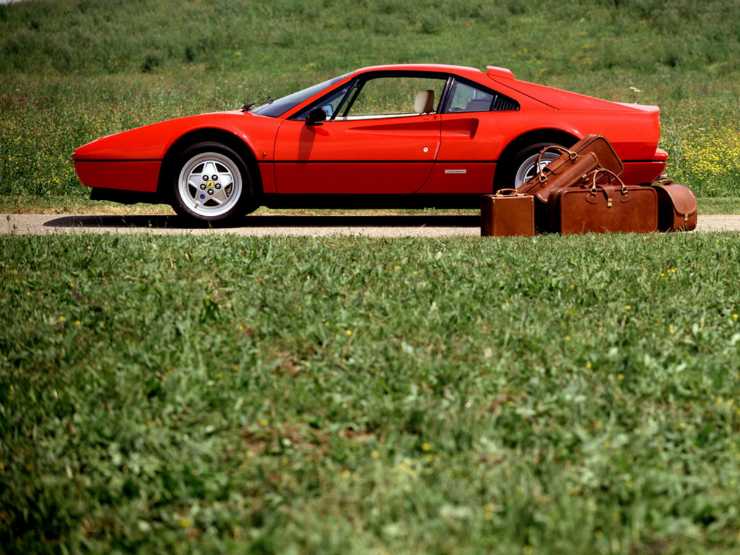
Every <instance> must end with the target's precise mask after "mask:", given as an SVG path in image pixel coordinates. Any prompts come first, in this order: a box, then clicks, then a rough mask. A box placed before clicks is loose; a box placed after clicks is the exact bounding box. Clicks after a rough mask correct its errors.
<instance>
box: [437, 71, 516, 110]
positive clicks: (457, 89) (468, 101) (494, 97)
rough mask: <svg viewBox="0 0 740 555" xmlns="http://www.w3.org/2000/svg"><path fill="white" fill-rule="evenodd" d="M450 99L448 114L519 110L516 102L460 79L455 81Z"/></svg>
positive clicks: (451, 88)
mask: <svg viewBox="0 0 740 555" xmlns="http://www.w3.org/2000/svg"><path fill="white" fill-rule="evenodd" d="M448 98H449V101H448V102H447V110H446V111H447V112H448V113H457V114H459V113H465V112H489V111H493V112H501V111H508V110H518V109H519V104H518V103H517V102H516V100H512V99H511V98H508V97H506V96H504V95H502V94H498V93H495V92H492V91H486V90H484V89H482V88H479V87H476V86H474V85H472V84H470V83H466V82H465V81H460V80H459V79H455V81H453V83H452V86H451V87H450V92H449V95H448Z"/></svg>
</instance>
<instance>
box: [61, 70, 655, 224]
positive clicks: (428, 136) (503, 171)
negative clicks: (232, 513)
mask: <svg viewBox="0 0 740 555" xmlns="http://www.w3.org/2000/svg"><path fill="white" fill-rule="evenodd" d="M589 133H598V134H601V135H604V136H605V137H606V138H607V139H609V141H610V142H611V143H612V144H613V145H614V148H615V149H616V151H617V153H618V154H619V155H620V157H621V158H622V159H623V160H624V165H625V170H624V176H623V177H624V179H625V181H626V182H627V183H643V182H648V181H651V180H653V179H654V178H655V177H657V176H658V175H659V174H660V173H661V172H662V171H663V170H664V168H665V164H666V160H667V158H668V154H667V153H666V152H665V151H664V150H662V149H660V148H658V141H659V139H660V111H659V109H658V107H656V106H642V105H637V104H624V103H618V102H609V101H606V100H600V99H597V98H592V97H588V96H584V95H581V94H576V93H572V92H567V91H563V90H559V89H555V88H552V87H546V86H543V85H537V84H534V83H528V82H526V81H520V80H518V79H516V78H515V77H514V75H513V73H512V72H511V71H510V70H508V69H505V68H500V67H493V66H489V67H488V68H487V69H486V71H481V70H478V69H475V68H470V67H461V66H448V65H433V64H432V65H427V64H424V65H385V66H376V67H366V68H363V69H358V70H357V71H353V72H351V73H347V74H345V75H341V76H339V77H335V78H334V79H330V80H328V81H325V82H323V83H319V84H318V85H314V86H312V87H309V88H307V89H304V90H302V91H298V92H296V93H293V94H290V95H288V96H285V97H282V98H279V99H277V100H271V101H268V102H266V103H264V104H262V105H260V106H244V107H243V108H242V109H241V110H236V111H229V112H219V113H212V114H202V115H197V116H191V117H185V118H179V119H173V120H168V121H164V122H160V123H155V124H153V125H147V126H144V127H140V128H138V129H133V130H131V131H125V132H122V133H117V134H115V135H110V136H108V137H103V138H101V139H98V140H96V141H93V142H91V143H88V144H86V145H84V146H81V147H79V148H78V149H77V150H75V152H74V157H73V159H74V164H75V169H76V171H77V175H78V176H79V178H80V180H81V181H82V182H83V183H84V184H85V185H87V186H89V187H92V194H91V197H92V198H94V199H96V198H97V199H106V200H116V201H120V202H139V201H146V202H167V203H171V204H172V206H173V207H174V209H175V210H176V211H177V212H178V213H179V214H181V215H185V216H187V217H190V218H193V219H196V220H201V221H222V220H233V219H235V218H239V217H241V216H243V215H244V214H246V213H247V212H249V211H251V210H254V209H255V208H256V207H258V206H260V205H266V206H270V207H276V206H296V207H297V206H301V207H306V206H347V207H357V208H359V207H367V206H371V205H372V206H379V205H381V206H452V205H454V206H465V205H471V206H477V205H478V196H479V195H481V194H485V193H490V192H491V191H492V190H495V189H498V188H501V187H512V186H514V187H516V186H519V185H521V184H522V183H523V182H524V181H526V180H527V179H528V178H529V177H530V176H532V175H533V174H534V173H536V171H537V168H536V167H535V166H536V159H537V156H536V155H537V153H538V152H539V150H540V149H541V148H542V147H543V146H545V145H548V144H559V145H563V146H569V145H571V144H573V143H575V142H576V141H577V140H579V139H580V138H582V137H583V136H584V135H586V134H589ZM554 156H555V155H554V154H553V155H551V158H549V159H546V160H545V161H546V162H548V161H549V160H551V159H552V157H554Z"/></svg>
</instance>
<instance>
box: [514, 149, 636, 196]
mask: <svg viewBox="0 0 740 555" xmlns="http://www.w3.org/2000/svg"><path fill="white" fill-rule="evenodd" d="M550 151H555V152H560V157H559V158H557V159H555V160H553V161H552V162H550V164H548V165H547V166H544V165H543V160H542V158H543V156H544V154H545V153H546V152H550ZM589 154H593V155H594V157H595V158H596V164H594V163H593V158H592V157H591V156H589ZM581 158H587V159H588V161H584V160H581ZM536 167H537V175H535V176H534V177H532V178H531V179H529V180H528V181H527V182H526V183H524V184H522V186H521V187H520V188H519V191H520V192H522V193H525V194H530V195H535V196H536V197H537V200H539V201H540V202H545V203H546V202H547V199H548V197H549V196H550V193H551V192H552V191H553V190H555V189H557V188H559V187H563V186H568V185H572V184H573V183H574V182H575V180H576V179H578V178H580V177H582V176H583V175H585V174H586V173H588V172H589V171H591V170H593V169H596V168H597V167H603V168H606V169H608V170H609V171H611V172H612V173H615V174H617V175H621V173H622V171H623V170H624V164H623V163H622V160H621V159H620V158H619V156H617V153H616V152H614V149H613V148H612V145H611V144H609V141H607V140H606V139H605V138H604V137H602V136H601V135H586V136H585V137H584V138H583V139H581V140H580V141H578V142H577V143H576V144H574V145H573V146H572V147H571V148H569V149H568V148H563V147H561V146H558V145H550V146H547V147H545V148H543V149H542V150H541V151H540V153H539V156H538V158H537V166H536ZM583 170H585V171H583ZM579 172H581V173H579ZM573 177H575V178H576V179H573V180H572V181H571V178H573Z"/></svg>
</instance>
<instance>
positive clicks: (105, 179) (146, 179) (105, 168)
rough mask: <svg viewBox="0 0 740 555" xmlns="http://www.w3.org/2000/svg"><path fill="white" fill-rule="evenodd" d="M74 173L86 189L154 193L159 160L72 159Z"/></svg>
mask: <svg viewBox="0 0 740 555" xmlns="http://www.w3.org/2000/svg"><path fill="white" fill-rule="evenodd" d="M73 161H74V165H75V172H76V173H77V177H78V178H79V179H80V181H81V182H82V183H83V184H84V185H87V186H88V187H94V188H101V189H120V190H125V191H134V192H140V193H154V192H156V191H157V184H158V182H159V170H160V167H161V165H162V161H161V160H92V159H85V158H81V159H74V160H73Z"/></svg>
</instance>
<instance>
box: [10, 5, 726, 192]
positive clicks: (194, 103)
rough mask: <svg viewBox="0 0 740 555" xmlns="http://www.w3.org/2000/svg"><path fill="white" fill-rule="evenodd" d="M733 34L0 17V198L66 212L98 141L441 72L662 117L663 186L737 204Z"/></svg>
mask: <svg viewBox="0 0 740 555" xmlns="http://www.w3.org/2000/svg"><path fill="white" fill-rule="evenodd" d="M738 21H740V8H739V7H738V4H737V2H736V0H712V1H708V2H701V3H700V2H695V1H694V0H677V1H675V2H671V3H669V4H667V5H666V4H665V3H664V2H659V1H658V0H612V1H607V0H602V1H599V0H588V1H587V0H579V1H574V2H563V3H557V4H556V3H553V2H546V1H544V0H534V1H530V2H526V3H523V2H518V1H514V0H511V1H508V0H507V1H500V2H481V1H480V0H459V1H456V2H452V3H448V4H446V5H443V6H440V5H438V3H436V2H431V0H420V1H418V2H414V3H409V2H402V1H393V0H382V1H377V2H370V1H356V0H333V1H332V0H326V1H323V2H319V3H310V2H306V1H305V0H280V1H274V0H273V1H267V0H258V1H254V2H234V1H227V0H209V1H189V2H184V3H183V2H180V1H179V0H162V1H155V0H128V1H121V0H117V1H110V2H94V1H91V0H57V1H53V2H52V1H29V2H24V3H21V4H16V5H11V6H0V59H1V60H2V64H0V76H2V77H3V78H4V79H5V82H6V86H5V87H3V89H2V90H0V111H2V113H3V117H2V118H0V195H2V196H3V197H6V199H7V198H11V199H12V198H18V199H19V202H21V203H22V204H23V205H24V206H33V205H35V204H38V205H43V204H44V199H52V200H53V201H55V202H56V203H57V204H58V205H60V206H74V205H75V203H80V202H82V201H83V199H84V197H85V196H86V194H87V190H85V189H84V188H82V187H81V186H80V185H79V184H78V183H77V181H76V179H75V176H74V173H73V170H72V166H71V164H70V162H69V156H70V154H71V152H72V150H73V149H74V148H75V147H76V146H78V145H80V144H83V143H85V142H88V141H90V140H92V139H94V138H96V137H99V136H101V135H104V134H108V133H111V132H115V131H120V130H123V129H127V128H130V127H133V126H136V125H140V124H144V123H149V122H153V121H157V120H160V119H165V118H169V117H174V116H180V115H185V114H190V113H197V112H202V111H212V110H223V109H231V108H236V107H238V106H240V105H241V103H242V102H243V101H245V100H260V99H264V98H266V97H267V96H273V97H277V96H279V95H281V94H284V93H287V92H289V91H292V90H296V89H298V88H301V87H303V86H306V85H308V84H311V83H314V82H318V81H320V80H323V79H325V78H327V77H329V76H333V75H337V74H339V73H343V72H345V71H348V70H350V69H353V68H355V67H359V66H363V65H368V64H373V63H389V62H447V63H459V64H466V65H473V66H477V67H483V66H484V65H486V64H491V63H495V64H498V65H504V66H508V67H510V68H512V69H513V70H514V71H515V72H516V74H517V75H518V76H520V77H522V78H525V79H530V80H535V81H538V82H543V83H546V84H551V85H555V86H561V87H565V88H569V89H572V90H576V91H579V92H583V93H587V94H593V95H597V96H601V97H605V98H609V99H614V100H622V101H629V102H641V103H646V104H659V105H660V106H661V107H662V109H663V115H662V122H663V140H662V146H664V147H665V148H667V149H668V150H669V151H670V153H671V162H670V166H669V170H670V173H671V175H672V176H673V177H674V178H676V179H678V180H680V181H684V182H687V183H689V184H690V185H691V186H692V187H693V188H694V189H695V190H696V192H697V194H698V195H699V196H700V197H736V198H737V197H740V127H738V121H740V68H739V66H738V60H740V42H739V41H740V27H738V23H737V22H738ZM543 45H546V47H545V46H543ZM65 199H66V200H65ZM4 203H5V205H6V206H7V205H8V204H9V203H8V202H7V201H4Z"/></svg>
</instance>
